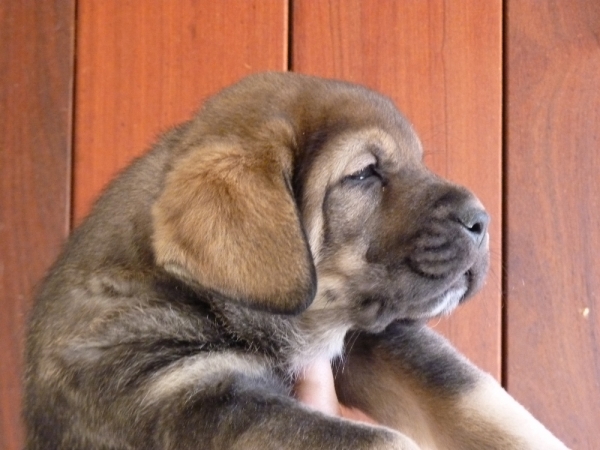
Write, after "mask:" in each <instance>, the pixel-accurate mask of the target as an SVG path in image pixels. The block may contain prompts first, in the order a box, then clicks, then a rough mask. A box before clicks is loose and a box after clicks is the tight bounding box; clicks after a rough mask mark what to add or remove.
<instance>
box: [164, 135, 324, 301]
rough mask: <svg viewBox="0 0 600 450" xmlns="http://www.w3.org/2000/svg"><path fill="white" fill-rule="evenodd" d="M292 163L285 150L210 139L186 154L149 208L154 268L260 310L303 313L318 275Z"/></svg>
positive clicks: (312, 295) (288, 152)
mask: <svg viewBox="0 0 600 450" xmlns="http://www.w3.org/2000/svg"><path fill="white" fill-rule="evenodd" d="M291 166H292V164H291V151H290V150H289V149H281V148H279V149H275V148H267V149H260V150H257V151H249V150H247V149H245V148H243V147H242V145H241V144H239V143H230V142H217V143H214V142H213V143H208V144H205V145H203V146H201V147H197V148H194V149H192V150H190V151H189V152H187V153H186V155H185V156H183V157H181V158H180V160H178V161H177V162H176V164H175V166H174V167H173V169H172V170H171V171H170V173H169V174H168V175H167V177H166V182H165V186H164V190H163V192H162V194H161V195H160V196H159V198H158V200H157V202H156V203H155V205H154V207H153V211H152V213H153V221H154V236H153V244H154V250H155V253H156V259H157V262H158V264H160V265H162V266H164V267H165V268H166V270H168V271H169V272H171V273H175V274H176V275H178V276H180V277H183V278H185V279H187V280H188V281H192V282H195V283H197V284H199V285H201V286H203V287H205V288H208V289H211V290H214V291H217V292H219V293H220V294H222V295H225V296H226V297H228V298H232V299H234V300H238V301H241V302H245V303H247V304H249V305H250V306H253V307H257V308H259V309H266V310H268V311H273V312H278V313H296V312H299V311H301V310H302V309H304V308H306V307H307V306H308V305H309V304H310V303H311V302H312V299H313V297H314V292H315V289H316V277H315V268H314V265H313V260H312V257H311V254H310V250H309V249H308V244H307V242H306V239H305V237H304V232H303V229H302V226H301V224H300V218H299V216H298V212H297V208H296V204H295V201H294V199H293V197H292V193H291V191H290V187H289V185H288V183H287V181H286V178H287V179H291Z"/></svg>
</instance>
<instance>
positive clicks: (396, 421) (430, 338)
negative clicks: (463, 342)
mask: <svg viewBox="0 0 600 450" xmlns="http://www.w3.org/2000/svg"><path fill="white" fill-rule="evenodd" d="M354 339H356V340H355V341H354ZM350 340H351V342H350V344H352V345H350V346H349V347H350V349H349V354H348V355H346V358H345V361H344V363H343V366H340V367H339V368H338V370H337V377H336V387H337V390H338V395H339V397H340V400H341V401H342V402H343V403H345V404H347V405H349V406H354V407H357V408H360V409H362V410H363V411H365V412H366V413H367V414H369V415H370V416H371V417H373V418H375V419H376V420H378V421H379V422H380V423H382V424H384V425H387V426H389V427H391V428H394V429H397V430H400V431H401V432H402V433H405V434H407V435H408V436H410V437H411V438H413V439H414V440H415V441H416V442H417V443H418V444H419V445H420V446H421V447H422V448H423V449H432V450H434V449H435V450H442V449H443V450H481V449H493V450H566V447H565V445H564V444H562V443H561V442H560V441H559V440H558V439H557V438H556V437H554V436H553V435H552V434H551V433H550V432H549V431H548V430H547V429H546V428H545V427H544V426H543V425H542V424H541V423H540V422H538V421H537V420H536V419H535V418H534V417H533V416H532V415H531V414H529V413H528V412H527V411H526V410H525V408H523V407H522V406H521V405H520V404H519V403H517V402H516V401H515V400H514V399H513V398H512V397H511V396H510V395H508V394H507V393H506V391H504V389H503V388H502V387H501V386H500V385H499V384H498V383H497V382H496V381H495V380H494V379H493V378H492V377H491V376H489V375H487V374H485V373H483V372H482V371H480V370H479V369H477V368H476V367H474V366H473V365H472V364H471V363H469V362H468V361H467V360H466V359H465V358H464V357H462V356H461V355H460V354H458V353H457V352H456V350H454V349H453V348H452V347H451V346H450V345H449V344H448V343H447V342H446V341H445V340H444V339H443V338H442V337H441V336H439V335H437V334H436V333H434V332H433V331H431V330H430V329H429V328H427V327H424V326H416V325H403V324H401V323H394V324H392V325H391V326H390V327H388V329H386V330H385V331H384V332H383V333H381V334H378V335H369V334H360V335H359V336H358V337H356V336H354V337H352V336H351V337H350Z"/></svg>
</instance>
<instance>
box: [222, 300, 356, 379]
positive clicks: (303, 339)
mask: <svg viewBox="0 0 600 450" xmlns="http://www.w3.org/2000/svg"><path fill="white" fill-rule="evenodd" d="M321 303H322V302H319V301H315V302H314V303H313V305H311V306H310V307H309V308H308V309H307V310H306V311H304V312H302V313H301V314H298V315H296V316H286V315H279V314H273V313H269V312H265V311H258V310H255V309H251V308H248V307H244V306H241V305H240V304H239V303H232V302H228V301H218V302H215V303H214V304H213V309H214V311H215V313H216V314H217V316H218V317H219V318H220V322H221V323H222V325H223V327H225V328H226V330H227V332H228V333H229V334H231V335H232V336H233V338H234V339H235V340H237V341H238V342H239V341H244V342H245V343H246V347H247V348H249V349H252V351H254V352H256V353H262V354H264V355H266V356H268V357H269V358H271V359H272V361H273V364H274V365H275V366H278V367H279V368H280V369H283V370H284V371H286V372H288V373H289V374H292V375H295V374H297V373H299V372H300V371H302V370H303V368H304V367H306V366H307V365H309V364H311V363H312V362H313V361H314V360H316V359H320V358H327V359H330V360H331V359H334V358H336V357H338V356H340V355H341V353H342V351H343V347H344V337H345V336H346V333H347V332H348V330H349V328H350V324H349V322H348V320H347V318H346V317H345V315H344V314H342V313H341V311H338V310H335V309H328V308H323V307H321V306H322V305H321Z"/></svg>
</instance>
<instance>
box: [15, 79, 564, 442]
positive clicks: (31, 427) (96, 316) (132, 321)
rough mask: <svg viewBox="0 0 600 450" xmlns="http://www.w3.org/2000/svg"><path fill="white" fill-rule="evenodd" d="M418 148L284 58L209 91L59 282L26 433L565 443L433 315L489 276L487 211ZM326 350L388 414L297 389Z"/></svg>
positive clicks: (35, 321)
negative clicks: (514, 419)
mask: <svg viewBox="0 0 600 450" xmlns="http://www.w3.org/2000/svg"><path fill="white" fill-rule="evenodd" d="M421 159H422V150H421V147H420V143H419V141H418V139H417V137H416V135H415V134H414V132H413V131H412V129H411V127H410V125H409V124H408V122H407V121H406V120H405V119H404V118H403V116H402V115H401V114H400V113H399V112H398V111H397V109H396V108H395V106H394V105H393V104H392V102H391V101H389V100H388V99H387V98H385V97H383V96H381V95H379V94H377V93H374V92H372V91H370V90H367V89H365V88H362V87H359V86H356V85H352V84H348V83H343V82H337V81H330V80H329V81H328V80H322V79H318V78H312V77H305V76H300V75H293V74H275V73H271V74H262V75H256V76H253V77H249V78H248V79H245V80H243V81H242V82H240V83H238V84H237V85H234V86H232V87H231V88H229V89H227V90H225V91H223V92H222V93H220V94H218V95H217V96H215V97H214V98H212V99H211V100H209V101H208V102H207V103H206V104H205V106H204V107H203V108H202V109H201V110H200V111H199V113H198V114H197V115H196V116H195V117H194V118H193V119H192V120H190V121H189V122H187V123H185V124H183V125H181V126H180V127H178V128H176V129H174V130H172V131H170V132H169V133H167V134H166V135H165V136H164V137H163V138H162V139H161V140H160V141H159V142H158V143H157V144H156V146H155V147H154V148H153V149H152V150H151V151H150V152H149V153H148V154H147V155H146V156H144V157H142V158H140V159H139V160H137V161H136V162H135V163H134V164H133V165H132V166H131V167H130V168H128V169H127V170H126V171H125V172H124V173H123V174H122V175H121V176H119V177H118V178H117V179H116V180H115V181H114V182H113V183H112V184H111V185H110V186H109V187H108V188H107V190H106V191H105V192H104V193H103V195H102V197H101V198H100V199H99V200H98V202H97V204H96V205H95V207H94V209H93V211H92V213H91V214H90V216H89V218H88V219H87V220H86V221H85V222H84V223H83V224H82V226H81V227H79V229H77V230H76V231H75V232H74V233H73V235H72V236H71V238H70V239H69V242H68V243H67V245H66V247H65V250H64V252H63V254H62V255H61V257H60V258H59V260H58V261H57V262H56V264H55V265H54V266H53V268H52V269H51V271H50V274H49V275H48V277H47V279H46V280H45V282H44V284H43V286H42V288H41V290H40V293H39V295H38V296H37V300H36V304H35V308H34V311H33V314H32V317H31V322H30V328H29V335H28V341H27V367H26V377H25V405H24V413H25V422H26V426H27V448H28V449H30V450H34V449H108V448H111V449H132V448H140V449H175V448H177V449H238V448H239V449H260V450H267V449H282V448H288V449H298V450H300V449H301V450H307V449H323V448H327V449H348V448H356V449H416V448H421V447H419V446H423V447H422V448H440V449H441V448H447V449H467V450H468V449H472V450H475V449H482V448H497V449H513V448H526V449H533V448H540V449H541V448H544V449H550V448H552V449H561V448H564V447H562V446H561V444H560V443H558V441H555V440H554V438H553V437H552V435H550V433H548V432H547V431H545V429H543V427H541V425H539V424H538V423H537V422H536V421H535V419H533V418H531V417H530V416H529V415H528V414H527V413H526V412H524V410H523V411H521V409H519V408H520V407H519V406H518V405H517V404H516V402H514V401H513V400H512V399H510V397H508V396H503V395H505V394H503V391H502V389H501V388H500V387H499V386H498V385H497V384H495V382H493V381H491V380H490V379H489V377H487V376H485V375H484V374H482V373H481V372H480V371H478V370H477V369H476V368H474V367H473V366H472V365H470V364H469V363H468V362H467V361H466V360H464V358H462V357H461V356H460V355H458V354H457V353H456V352H455V351H454V350H453V349H452V348H451V347H450V346H449V345H448V344H447V343H445V342H444V341H443V340H442V339H441V338H439V337H438V336H436V335H435V334H433V333H432V332H430V331H429V330H427V329H426V328H425V327H424V325H423V323H424V321H425V320H427V319H429V318H431V317H433V316H435V315H439V314H445V313H448V312H450V311H451V310H452V309H453V308H454V307H455V306H457V304H458V303H460V302H462V301H463V300H464V299H466V298H468V297H470V296H471V295H472V294H473V293H474V292H475V291H476V290H477V289H478V288H479V286H480V285H481V283H482V282H483V278H484V275H485V272H486V269H487V258H488V250H487V242H488V236H487V221H488V218H487V215H486V213H485V211H484V210H483V208H482V206H481V205H480V204H479V202H478V201H477V199H476V198H475V197H474V196H473V195H472V194H471V193H470V192H468V191H467V190H466V189H464V188H461V187H458V186H455V185H453V184H451V183H449V182H447V181H444V180H441V179H439V178H438V177H436V176H434V175H433V174H432V173H430V172H429V171H428V170H427V169H426V168H425V167H424V166H423V164H422V161H421ZM349 331H351V332H352V333H353V334H352V336H353V337H354V338H356V342H355V343H354V345H353V346H348V348H349V349H347V350H344V337H345V336H346V334H347V332H349ZM322 356H327V357H329V358H332V359H334V358H338V357H339V358H341V359H338V361H342V362H341V365H342V368H341V369H340V370H339V374H340V376H339V377H338V379H337V388H338V391H339V393H340V396H341V398H342V399H343V401H345V402H346V403H348V404H352V405H357V406H360V407H362V408H364V409H365V411H366V412H367V413H369V414H371V415H372V416H373V417H376V418H377V419H378V420H379V421H380V422H381V423H382V424H383V425H385V427H373V426H368V425H364V424H358V423H353V422H349V421H345V420H342V419H338V418H333V417H327V416H324V415H322V414H320V413H318V412H315V411H312V410H310V409H308V408H306V407H304V406H302V405H300V404H299V403H298V402H297V401H296V400H294V399H293V398H292V396H291V389H292V386H293V382H294V379H295V377H296V375H297V374H298V373H299V372H301V371H302V370H303V367H305V366H306V365H307V364H309V363H310V362H311V361H312V360H313V359H314V358H317V357H322ZM487 393H490V394H491V395H493V396H495V397H494V398H496V397H497V398H498V399H499V400H498V403H497V404H496V405H495V406H497V407H498V410H499V411H503V412H508V413H509V415H510V414H511V413H512V412H514V411H516V413H518V414H520V416H519V417H522V418H524V419H523V420H525V421H531V424H533V425H534V426H533V425H532V426H533V428H534V429H535V430H534V431H533V432H531V433H528V432H523V431H522V430H520V429H513V428H511V427H512V425H511V423H509V422H507V421H506V420H505V418H504V415H502V414H498V415H494V413H490V412H489V409H490V408H488V407H487V406H485V405H484V404H485V401H484V400H482V399H484V398H488V397H487ZM513 403H514V404H513ZM479 404H481V405H483V406H482V407H481V410H480V408H479V406H478V405H479ZM515 405H516V406H515ZM492 409H493V408H492ZM538 425H539V427H538ZM536 427H538V428H536ZM540 430H541V431H540ZM538 442H539V443H541V444H540V445H541V446H539V447H538V446H536V445H537V443H538Z"/></svg>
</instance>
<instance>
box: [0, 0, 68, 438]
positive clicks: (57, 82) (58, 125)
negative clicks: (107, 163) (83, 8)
mask: <svg viewBox="0 0 600 450" xmlns="http://www.w3.org/2000/svg"><path fill="white" fill-rule="evenodd" d="M74 20H75V17H74V1H73V0H54V1H51V0H49V1H45V2H33V1H23V2H21V1H3V2H0V114H1V115H2V120H1V121H0V283H1V285H0V449H3V450H17V449H20V448H22V447H23V431H22V426H21V420H20V409H21V408H20V402H21V391H20V384H21V383H20V378H21V369H22V363H23V361H22V351H23V331H24V324H25V320H26V314H27V311H28V310H29V307H30V305H31V299H32V296H33V291H34V289H35V286H36V284H37V283H38V281H39V279H40V278H41V277H42V275H43V274H44V272H45V271H46V269H47V268H48V266H49V265H50V263H51V262H52V260H53V259H54V258H55V257H56V255H57V254H58V251H59V248H60V244H61V243H62V241H63V239H64V238H65V236H66V234H67V230H68V224H69V221H68V216H69V204H68V202H69V186H70V182H69V173H70V149H71V113H72V109H71V108H72V83H73V45H74V31H73V30H74Z"/></svg>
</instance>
